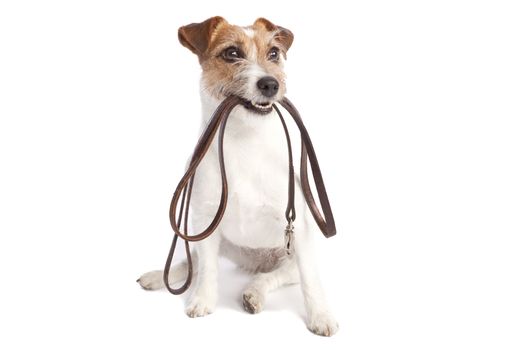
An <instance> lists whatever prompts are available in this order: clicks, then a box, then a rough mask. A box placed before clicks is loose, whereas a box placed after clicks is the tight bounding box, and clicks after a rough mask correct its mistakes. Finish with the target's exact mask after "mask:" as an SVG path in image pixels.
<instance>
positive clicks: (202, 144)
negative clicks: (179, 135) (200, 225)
mask: <svg viewBox="0 0 525 350" xmlns="http://www.w3.org/2000/svg"><path fill="white" fill-rule="evenodd" d="M242 103H243V100H242V99H241V98H239V97H237V96H229V97H227V98H226V99H225V100H224V101H223V102H222V103H221V104H220V105H219V107H217V109H216V110H215V112H214V113H213V116H212V118H211V120H210V122H209V124H208V127H207V128H206V130H204V133H203V134H202V135H201V137H200V139H199V141H198V142H197V146H196V147H195V150H194V152H193V156H192V158H191V162H190V165H189V167H188V169H187V170H186V173H185V174H184V176H183V177H182V179H181V180H180V182H179V184H178V185H177V188H176V190H175V193H174V194H173V198H172V200H171V206H170V222H171V227H172V229H173V232H174V233H175V234H174V235H173V241H172V243H171V247H170V251H169V253H168V258H167V259H166V265H165V266H164V284H165V285H166V288H167V289H168V291H169V292H170V293H173V294H182V293H184V292H185V291H186V290H187V289H188V288H189V286H190V284H191V278H192V275H193V263H192V260H191V253H190V247H189V242H195V241H201V240H203V239H205V238H206V237H208V236H209V235H211V234H212V233H213V232H214V231H215V229H216V228H217V226H218V225H219V223H220V222H221V219H222V217H223V215H224V212H225V211H226V204H227V201H228V181H227V178H226V169H225V166H224V154H223V149H224V147H223V146H224V131H225V129H226V123H227V121H228V117H229V116H230V113H231V111H232V110H233V108H234V107H235V106H237V105H239V104H242ZM280 104H281V105H282V106H283V107H284V108H285V109H286V110H287V111H288V113H290V115H291V116H292V118H293V120H294V121H295V123H296V124H297V127H298V128H299V131H300V133H301V144H302V146H301V169H300V172H301V187H302V189H303V194H304V197H305V200H306V203H307V204H308V207H309V208H310V212H311V213H312V216H313V217H314V219H315V221H316V222H317V225H318V226H319V229H320V230H321V232H322V233H323V234H324V235H325V236H326V237H331V236H333V235H335V233H336V229H335V221H334V217H333V215H332V209H331V208H330V202H329V200H328V195H327V194H326V188H325V186H324V182H323V177H322V175H321V169H320V167H319V163H318V161H317V157H316V155H315V150H314V147H313V145H312V141H311V139H310V136H309V135H308V132H307V130H306V128H305V126H304V124H303V121H302V119H301V116H300V115H299V112H298V111H297V109H296V108H295V107H294V105H293V104H292V103H291V102H290V101H289V100H288V99H287V98H286V97H285V98H284V99H283V100H282V101H280ZM273 108H274V109H275V111H276V112H277V114H278V115H279V118H280V120H281V123H282V125H283V129H284V133H285V136H286V143H287V146H288V169H289V172H288V204H287V207H286V212H285V217H286V220H287V222H288V225H287V226H286V229H285V248H286V251H287V253H288V254H291V253H292V250H293V222H294V220H295V205H294V202H295V201H294V197H295V179H294V167H293V156H292V145H291V141H290V135H289V133H288V128H287V127H286V123H285V121H284V118H283V115H282V114H281V111H280V110H279V108H278V107H277V106H276V105H275V104H274V105H273ZM217 130H219V136H218V142H219V147H218V152H219V154H218V155H219V167H220V172H221V180H222V186H221V187H222V192H221V199H220V202H219V207H218V209H217V212H216V213H215V217H214V218H213V220H212V221H211V223H210V224H209V226H208V227H207V228H206V229H205V230H204V231H202V232H200V233H198V234H196V235H191V236H190V235H188V212H189V206H190V201H191V192H192V188H193V180H194V177H195V172H196V171H197V167H198V166H199V164H200V162H201V161H202V159H203V158H204V156H205V155H206V152H207V151H208V149H209V147H210V145H211V143H212V141H213V139H214V137H215V134H216V133H217ZM308 161H310V169H311V171H312V177H313V178H314V182H315V187H316V189H317V195H318V196H319V202H320V204H321V210H319V208H318V207H317V204H316V203H315V199H314V196H313V193H312V190H311V188H310V183H309V180H308ZM179 201H180V205H179ZM177 207H179V208H178V210H177ZM321 212H322V214H321ZM323 215H324V218H323ZM183 220H184V226H183V230H181V224H182V223H183ZM179 237H180V238H182V239H183V240H184V245H185V250H186V259H187V261H188V274H187V276H186V281H185V282H184V284H183V285H182V286H181V287H180V288H176V289H174V288H171V287H170V285H169V273H170V267H171V262H172V260H173V255H174V253H175V247H176V245H177V240H178V238H179Z"/></svg>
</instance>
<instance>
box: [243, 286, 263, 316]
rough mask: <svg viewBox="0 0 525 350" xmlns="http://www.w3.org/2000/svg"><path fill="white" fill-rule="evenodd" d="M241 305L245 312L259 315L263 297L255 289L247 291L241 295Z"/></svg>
mask: <svg viewBox="0 0 525 350" xmlns="http://www.w3.org/2000/svg"><path fill="white" fill-rule="evenodd" d="M242 305H243V306H244V310H246V312H249V313H251V314H256V313H259V312H261V311H262V309H263V306H264V295H262V294H261V293H259V291H257V290H255V289H252V288H250V289H247V290H245V291H244V293H243V294H242Z"/></svg>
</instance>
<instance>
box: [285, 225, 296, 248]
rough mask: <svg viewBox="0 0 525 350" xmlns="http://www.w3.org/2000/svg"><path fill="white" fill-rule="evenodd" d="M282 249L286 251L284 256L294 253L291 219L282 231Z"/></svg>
mask: <svg viewBox="0 0 525 350" xmlns="http://www.w3.org/2000/svg"><path fill="white" fill-rule="evenodd" d="M284 249H285V250H286V255H292V254H293V253H294V227H293V220H291V219H289V220H288V224H287V225H286V228H285V229H284Z"/></svg>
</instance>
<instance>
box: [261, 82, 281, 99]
mask: <svg viewBox="0 0 525 350" xmlns="http://www.w3.org/2000/svg"><path fill="white" fill-rule="evenodd" d="M257 87H258V88H259V90H261V92H262V94H263V95H264V96H266V97H272V96H274V95H275V94H276V93H277V91H279V82H278V81H277V80H275V78H272V77H264V78H261V79H260V80H259V81H258V82H257Z"/></svg>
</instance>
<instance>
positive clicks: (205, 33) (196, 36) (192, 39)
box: [179, 16, 227, 59]
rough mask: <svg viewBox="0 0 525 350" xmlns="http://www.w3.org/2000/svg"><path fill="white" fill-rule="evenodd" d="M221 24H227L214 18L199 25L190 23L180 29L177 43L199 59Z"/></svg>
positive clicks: (222, 19) (220, 18) (221, 19)
mask: <svg viewBox="0 0 525 350" xmlns="http://www.w3.org/2000/svg"><path fill="white" fill-rule="evenodd" d="M222 23H227V22H226V20H225V19H224V18H222V17H220V16H215V17H212V18H208V19H207V20H205V21H204V22H201V23H192V24H188V25H187V26H184V27H180V28H179V41H180V43H181V44H182V45H183V46H185V47H187V48H188V49H190V50H191V52H193V53H194V54H196V55H197V56H199V59H200V58H201V57H202V56H203V55H204V54H205V53H206V50H207V49H208V46H209V44H210V41H211V38H212V35H213V32H214V31H215V29H216V28H217V27H218V26H219V25H220V24H222Z"/></svg>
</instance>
